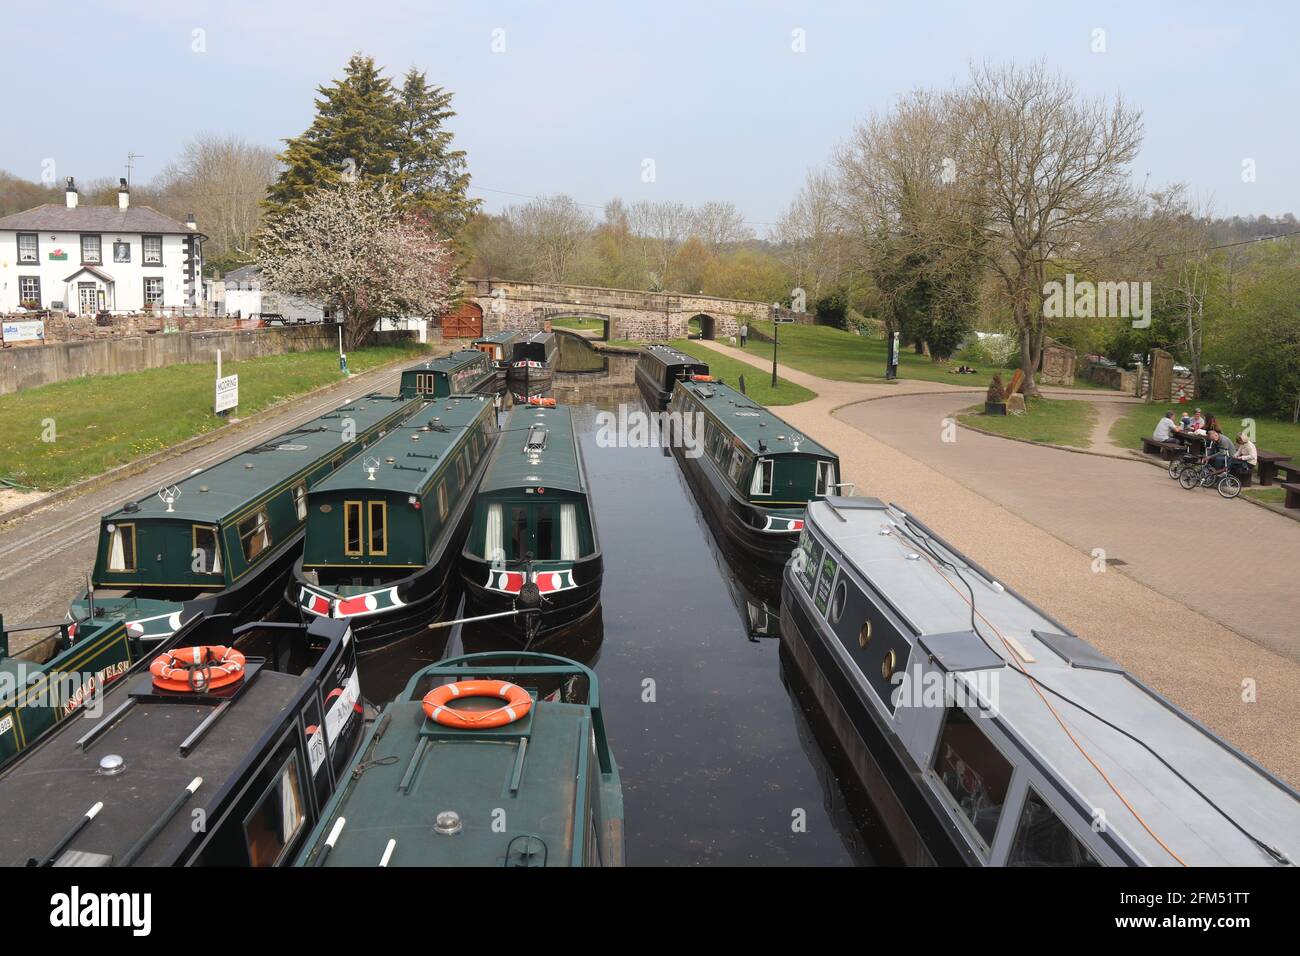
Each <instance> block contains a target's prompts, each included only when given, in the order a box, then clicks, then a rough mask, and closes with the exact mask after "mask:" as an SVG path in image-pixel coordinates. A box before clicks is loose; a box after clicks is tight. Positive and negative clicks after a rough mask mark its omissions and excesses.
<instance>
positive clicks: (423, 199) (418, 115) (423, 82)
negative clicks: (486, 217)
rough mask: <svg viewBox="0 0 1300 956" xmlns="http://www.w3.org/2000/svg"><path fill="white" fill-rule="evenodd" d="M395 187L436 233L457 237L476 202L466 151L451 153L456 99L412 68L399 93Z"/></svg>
mask: <svg viewBox="0 0 1300 956" xmlns="http://www.w3.org/2000/svg"><path fill="white" fill-rule="evenodd" d="M396 96H397V107H398V129H397V134H398V141H397V144H396V146H397V173H396V179H397V186H398V189H399V190H400V192H401V194H402V196H403V197H405V199H406V204H407V206H408V207H409V208H410V209H412V211H416V212H419V213H422V214H424V215H425V216H427V217H428V220H429V222H430V224H431V225H432V226H433V228H434V230H435V231H437V232H438V233H439V234H441V235H444V236H457V235H459V234H460V232H461V230H462V229H463V228H464V226H465V223H466V222H467V221H468V219H469V217H470V215H471V214H472V213H473V212H474V211H475V210H476V209H477V208H478V205H479V203H478V201H477V200H472V199H469V198H468V197H467V196H466V195H465V192H466V190H467V189H469V170H468V165H467V163H466V160H465V151H464V150H460V149H452V148H451V144H452V134H451V131H450V130H448V129H446V128H445V124H446V122H447V120H449V119H451V118H452V117H453V116H455V115H456V113H455V111H454V110H452V109H451V97H452V94H451V93H449V92H447V91H445V90H443V88H442V87H440V86H430V85H429V82H428V80H427V78H426V77H425V74H424V73H422V72H420V71H419V70H416V69H414V68H412V69H411V70H409V71H408V72H407V74H406V77H405V79H404V80H403V82H402V88H401V89H400V90H398V91H397V94H396Z"/></svg>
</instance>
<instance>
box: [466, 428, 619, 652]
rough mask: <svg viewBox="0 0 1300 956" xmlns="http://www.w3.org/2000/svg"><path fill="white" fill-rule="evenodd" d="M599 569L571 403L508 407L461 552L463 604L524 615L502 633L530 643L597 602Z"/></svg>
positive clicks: (581, 615) (576, 618)
mask: <svg viewBox="0 0 1300 956" xmlns="http://www.w3.org/2000/svg"><path fill="white" fill-rule="evenodd" d="M603 568H604V564H603V559H602V557H601V552H600V542H599V540H598V539H597V537H596V523H595V519H594V515H593V513H592V508H591V497H590V492H589V489H588V486H587V472H586V468H585V466H584V465H583V461H582V451H581V449H580V448H579V446H578V436H577V434H576V431H575V429H574V423H573V412H572V410H571V409H570V408H569V407H568V406H565V405H557V406H555V407H550V408H548V407H537V406H531V405H520V406H517V407H515V408H512V409H511V410H510V412H509V413H508V414H507V416H506V419H505V423H504V425H503V426H502V432H501V439H500V441H498V442H497V447H496V451H494V452H493V453H492V458H491V460H490V461H489V462H488V466H487V473H486V474H485V475H484V476H483V483H482V484H481V485H480V486H479V491H478V496H477V497H476V499H475V501H474V518H473V523H472V524H471V525H470V531H469V537H468V538H467V539H466V542H465V548H464V551H463V552H462V559H461V578H462V580H463V582H464V585H465V596H466V600H467V602H468V604H469V605H470V607H471V608H472V609H474V610H475V611H477V612H479V613H497V612H505V611H520V612H525V613H520V614H519V615H517V616H516V617H514V618H511V619H510V621H509V625H508V628H503V630H507V629H512V630H513V631H514V632H515V633H516V634H517V635H518V636H520V637H521V638H523V639H525V640H528V641H532V640H534V639H536V638H539V637H541V636H543V635H544V634H546V633H549V632H552V631H555V630H557V629H560V628H563V627H567V626H569V625H571V624H574V623H576V622H578V621H580V620H582V619H583V618H585V617H586V616H587V615H589V614H591V613H592V612H593V611H594V610H595V609H596V608H597V607H599V605H600V585H601V576H602V573H603Z"/></svg>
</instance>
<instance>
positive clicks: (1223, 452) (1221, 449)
mask: <svg viewBox="0 0 1300 956" xmlns="http://www.w3.org/2000/svg"><path fill="white" fill-rule="evenodd" d="M1209 438H1210V443H1209V446H1208V447H1207V449H1206V450H1207V451H1215V450H1216V449H1217V452H1216V453H1215V455H1214V457H1213V458H1211V459H1210V463H1211V464H1212V465H1214V467H1215V468H1227V467H1228V459H1229V458H1231V457H1233V456H1234V455H1236V454H1237V446H1236V445H1234V444H1233V443H1232V439H1231V438H1229V437H1228V436H1227V435H1223V434H1220V433H1219V432H1218V431H1217V430H1215V429H1210V430H1209Z"/></svg>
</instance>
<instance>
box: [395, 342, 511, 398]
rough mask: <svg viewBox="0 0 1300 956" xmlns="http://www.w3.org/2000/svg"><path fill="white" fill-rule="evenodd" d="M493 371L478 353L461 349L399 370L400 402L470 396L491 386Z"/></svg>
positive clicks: (490, 363) (490, 364)
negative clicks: (412, 399)
mask: <svg viewBox="0 0 1300 956" xmlns="http://www.w3.org/2000/svg"><path fill="white" fill-rule="evenodd" d="M495 377H496V370H495V369H493V368H492V362H491V360H490V359H489V358H488V357H487V355H486V354H484V353H483V352H480V351H479V350H478V349H461V350H460V351H459V352H452V353H451V354H450V355H444V356H442V358H436V359H430V360H429V361H427V362H422V363H420V364H419V365H413V366H411V367H410V368H408V369H403V370H402V385H401V395H402V398H417V397H419V398H446V397H447V396H449V395H470V394H473V393H474V392H477V391H480V390H482V389H483V388H484V386H486V385H490V384H492V381H493V379H494V378H495Z"/></svg>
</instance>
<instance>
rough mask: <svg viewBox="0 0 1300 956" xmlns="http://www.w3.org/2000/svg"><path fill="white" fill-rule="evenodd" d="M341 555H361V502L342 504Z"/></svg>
mask: <svg viewBox="0 0 1300 956" xmlns="http://www.w3.org/2000/svg"><path fill="white" fill-rule="evenodd" d="M343 553H344V554H360V553H361V502H359V501H345V502H343Z"/></svg>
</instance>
